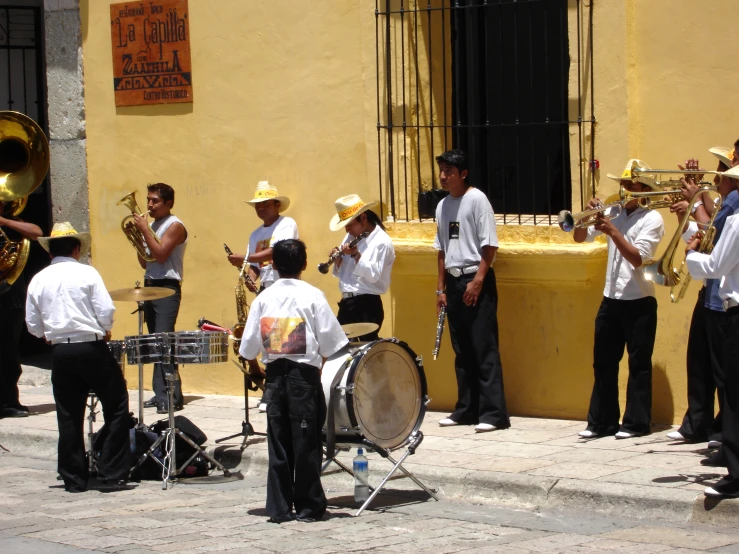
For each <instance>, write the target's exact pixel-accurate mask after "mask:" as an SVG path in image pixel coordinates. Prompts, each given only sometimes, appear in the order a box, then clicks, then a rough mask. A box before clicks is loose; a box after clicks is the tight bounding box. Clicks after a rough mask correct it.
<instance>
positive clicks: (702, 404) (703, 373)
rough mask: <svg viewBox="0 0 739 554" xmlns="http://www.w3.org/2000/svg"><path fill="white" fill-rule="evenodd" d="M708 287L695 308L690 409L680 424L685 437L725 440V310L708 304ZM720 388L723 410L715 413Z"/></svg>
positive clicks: (690, 339)
mask: <svg viewBox="0 0 739 554" xmlns="http://www.w3.org/2000/svg"><path fill="white" fill-rule="evenodd" d="M705 293H706V289H705V288H703V289H701V291H700V293H699V294H698V301H697V302H696V303H695V308H694V309H693V317H692V319H691V320H690V334H689V335H688V356H687V372H688V409H687V411H686V412H685V417H683V422H682V424H681V425H680V429H678V430H679V431H680V433H681V434H682V436H683V437H685V438H686V439H689V440H693V441H696V442H702V441H705V440H717V441H720V440H721V427H722V417H721V411H722V409H723V404H724V370H723V367H722V365H723V350H724V344H723V339H722V337H721V322H722V321H723V320H724V318H725V317H726V313H725V312H717V311H715V310H710V309H708V308H706V306H705V302H704V301H705ZM716 390H718V406H719V411H718V413H717V414H716V416H715V417H714V415H713V410H714V397H715V396H716Z"/></svg>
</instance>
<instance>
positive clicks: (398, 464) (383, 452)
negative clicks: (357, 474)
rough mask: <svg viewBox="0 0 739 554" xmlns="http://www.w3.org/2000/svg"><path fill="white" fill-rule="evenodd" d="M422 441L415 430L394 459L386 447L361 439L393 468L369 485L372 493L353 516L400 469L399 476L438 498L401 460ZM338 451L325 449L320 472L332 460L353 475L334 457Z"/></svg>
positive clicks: (365, 506)
mask: <svg viewBox="0 0 739 554" xmlns="http://www.w3.org/2000/svg"><path fill="white" fill-rule="evenodd" d="M422 441H423V433H421V431H416V432H415V433H413V434H412V435H411V437H410V442H409V443H408V447H407V448H406V451H405V452H404V453H403V455H402V456H401V457H400V459H399V460H398V461H395V460H394V459H393V457H392V456H390V452H389V451H388V450H387V449H385V448H382V447H380V446H377V445H376V444H375V443H373V442H372V441H370V440H367V439H363V440H362V444H363V445H365V446H367V448H371V449H372V450H373V451H375V452H377V453H378V454H379V455H380V456H382V457H383V458H385V459H386V460H387V461H389V462H390V463H391V464H393V468H392V469H391V470H390V471H389V472H388V474H387V475H385V477H384V478H383V479H382V481H381V482H380V484H379V485H378V486H377V488H372V487H370V490H371V491H372V494H370V496H369V498H368V499H367V500H365V502H364V504H362V506H361V507H360V508H359V510H357V513H356V514H354V516H355V517H356V516H358V515H360V514H361V513H362V512H363V511H364V510H365V508H367V506H369V505H370V503H371V502H372V501H373V500H374V499H375V497H376V496H377V495H378V494H380V491H381V490H382V489H383V488H384V487H385V485H386V484H387V482H388V481H389V480H390V478H391V477H392V476H393V474H394V473H395V472H396V471H397V470H400V471H402V472H403V474H404V475H402V476H401V478H405V477H407V478H409V479H411V480H412V481H413V482H414V483H415V484H416V485H418V486H419V487H420V488H421V489H423V490H424V491H426V492H427V493H428V494H429V496H431V498H433V499H434V500H436V501H438V500H439V498H438V497H437V496H436V494H434V491H433V490H432V489H429V488H428V487H427V486H426V485H424V484H423V483H422V482H421V481H420V480H419V479H418V477H416V476H415V475H413V474H412V473H411V472H410V471H408V470H407V469H405V468H404V467H403V462H404V461H405V459H406V458H407V457H408V456H410V455H412V454H415V452H416V448H418V446H419V445H420V444H421V442H422ZM338 453H339V450H334V453H333V455H330V454H329V453H328V451H326V461H325V462H324V464H323V466H322V467H321V473H323V472H324V471H326V468H327V467H328V466H329V465H330V464H331V462H334V463H335V464H336V465H337V466H339V467H340V468H341V469H342V471H345V472H347V473H348V474H350V475H351V476H352V477H353V476H354V472H353V471H352V470H351V469H349V468H348V467H346V466H345V465H344V464H343V463H341V462H340V461H339V460H337V459H336V456H337V454H338Z"/></svg>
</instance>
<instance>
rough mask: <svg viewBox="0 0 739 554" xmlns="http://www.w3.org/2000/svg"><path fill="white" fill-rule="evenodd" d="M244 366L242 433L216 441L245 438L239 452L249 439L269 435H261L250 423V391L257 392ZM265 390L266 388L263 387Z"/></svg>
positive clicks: (243, 448)
mask: <svg viewBox="0 0 739 554" xmlns="http://www.w3.org/2000/svg"><path fill="white" fill-rule="evenodd" d="M242 365H243V366H244V421H242V422H241V431H240V432H238V433H234V434H233V435H229V436H227V437H223V438H221V439H216V444H219V443H222V442H224V441H227V440H231V439H233V438H236V437H244V440H243V441H241V447H240V448H239V450H241V451H242V452H243V451H244V450H245V449H246V446H247V444H246V443H247V442H248V441H249V437H252V436H254V435H258V436H260V437H266V436H267V433H261V432H257V431H255V430H254V427H253V426H252V424H251V423H250V422H249V391H250V390H256V388H253V387H254V386H255V385H254V384H253V382H252V380H251V379H250V378H249V374H248V373H246V365H245V363H244V362H242ZM262 389H264V387H262Z"/></svg>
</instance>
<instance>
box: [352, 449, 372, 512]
mask: <svg viewBox="0 0 739 554" xmlns="http://www.w3.org/2000/svg"><path fill="white" fill-rule="evenodd" d="M368 498H369V462H368V461H367V457H366V456H365V455H364V450H363V449H361V448H357V456H356V457H355V458H354V501H355V502H364V501H365V500H367V499H368Z"/></svg>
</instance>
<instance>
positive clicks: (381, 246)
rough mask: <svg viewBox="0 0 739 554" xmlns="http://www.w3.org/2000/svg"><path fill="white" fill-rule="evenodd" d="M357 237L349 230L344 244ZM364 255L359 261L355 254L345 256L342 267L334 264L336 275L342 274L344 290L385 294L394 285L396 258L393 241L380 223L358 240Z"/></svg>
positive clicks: (340, 275) (340, 281) (357, 292)
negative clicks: (393, 274) (392, 278)
mask: <svg viewBox="0 0 739 554" xmlns="http://www.w3.org/2000/svg"><path fill="white" fill-rule="evenodd" d="M353 238H354V237H352V236H351V235H349V234H347V235H346V236H345V237H344V240H343V242H342V244H344V243H347V242H349V241H350V240H352V239H353ZM357 250H359V253H360V254H361V256H360V257H359V261H358V262H357V261H355V260H354V258H353V257H352V256H342V257H341V267H336V266H334V275H335V276H337V277H338V278H339V290H340V291H341V292H353V293H354V294H385V293H386V292H387V289H388V288H390V274H391V273H392V270H393V263H394V262H395V248H394V247H393V241H392V240H390V237H389V236H388V234H387V233H386V232H385V231H383V230H382V229H381V228H380V226H379V225H376V226H375V229H374V230H373V231H372V232H371V233H370V234H369V236H368V237H366V238H364V239H362V240H360V241H359V243H358V244H357Z"/></svg>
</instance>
